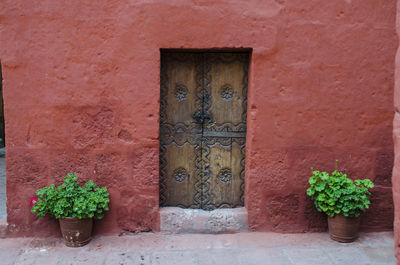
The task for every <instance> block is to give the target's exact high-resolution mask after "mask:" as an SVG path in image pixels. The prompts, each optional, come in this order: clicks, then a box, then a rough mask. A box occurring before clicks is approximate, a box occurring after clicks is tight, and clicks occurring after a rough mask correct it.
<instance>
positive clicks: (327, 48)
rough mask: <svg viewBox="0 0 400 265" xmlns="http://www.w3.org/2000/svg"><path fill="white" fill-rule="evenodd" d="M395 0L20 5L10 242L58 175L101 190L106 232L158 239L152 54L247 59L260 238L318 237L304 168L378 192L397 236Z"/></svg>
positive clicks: (8, 115) (1, 13)
mask: <svg viewBox="0 0 400 265" xmlns="http://www.w3.org/2000/svg"><path fill="white" fill-rule="evenodd" d="M395 7H396V4H395V0H387V1H376V0H332V1H319V0H310V1H304V0H294V1H285V0H267V1H259V0H251V1H250V0H236V1H227V0H224V1H210V0H192V1H187V0H173V1H172V0H170V1H161V0H154V1H148V0H146V1H144V0H137V1H112V0H101V1H73V2H71V1H52V0H41V1H22V0H13V1H11V0H5V1H3V2H2V8H1V9H0V21H1V27H0V33H1V35H0V36H1V38H0V59H1V63H2V66H3V78H4V102H5V119H6V137H7V138H6V140H7V151H6V152H7V155H6V160H7V161H6V165H7V207H8V223H9V230H10V235H41V236H47V235H52V234H54V233H55V231H56V222H55V221H54V220H50V219H46V220H37V219H36V218H35V217H34V216H33V215H32V214H31V213H30V212H29V199H30V197H31V196H32V195H33V194H34V191H35V190H36V189H38V188H39V187H42V186H44V185H48V184H51V183H53V182H60V180H61V178H62V176H64V175H65V174H66V173H67V172H76V173H77V174H78V175H79V176H80V177H81V179H82V180H87V179H93V180H94V181H95V182H97V183H99V184H100V185H106V186H107V187H108V188H109V190H110V193H111V200H112V202H111V210H110V212H109V213H108V214H107V216H106V218H105V219H104V220H102V221H99V222H97V225H96V229H97V231H98V232H101V233H119V232H120V231H121V230H131V231H146V230H157V229H158V227H159V220H158V219H159V217H158V117H159V91H160V88H159V71H160V70H159V65H160V52H159V49H160V48H202V49H209V48H225V47H226V48H239V47H245V48H252V49H253V53H252V60H251V66H250V68H251V72H250V75H249V94H248V136H247V147H246V155H247V157H246V180H245V181H246V190H245V204H246V207H247V209H248V212H249V224H250V226H251V227H252V228H254V229H256V230H260V231H283V232H301V231H316V230H323V229H325V220H324V218H323V216H322V215H320V214H318V213H317V212H316V210H315V209H314V208H313V205H312V203H311V202H310V200H308V199H307V198H306V195H305V189H306V186H307V179H308V177H309V176H310V167H314V168H317V169H321V170H332V169H333V168H334V161H335V159H339V160H340V161H341V167H344V168H346V169H347V170H348V172H349V173H351V175H353V176H357V177H369V178H372V179H374V180H375V182H376V184H377V188H376V189H375V191H374V194H373V199H372V200H373V202H372V207H371V209H370V211H369V212H368V213H367V214H366V215H365V218H364V221H363V227H364V228H365V229H369V230H382V229H390V228H391V227H392V221H393V217H392V212H393V204H392V194H391V178H390V176H391V170H392V165H393V141H392V120H393V107H392V106H393V72H394V70H393V69H394V55H395V50H396V46H397V39H396V34H395V15H396V8H395Z"/></svg>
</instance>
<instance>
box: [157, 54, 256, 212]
mask: <svg viewBox="0 0 400 265" xmlns="http://www.w3.org/2000/svg"><path fill="white" fill-rule="evenodd" d="M248 63H249V55H248V54H247V53H175V52H166V53H163V54H162V57H161V104H160V106H161V107H160V205H161V206H179V207H184V208H201V209H206V210H212V209H215V208H233V207H238V206H243V194H244V163H245V140H246V138H245V137H246V107H247V105H246V104H247V73H248Z"/></svg>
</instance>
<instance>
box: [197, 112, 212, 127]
mask: <svg viewBox="0 0 400 265" xmlns="http://www.w3.org/2000/svg"><path fill="white" fill-rule="evenodd" d="M192 118H193V119H195V120H196V122H197V123H201V124H203V123H204V122H208V121H210V120H211V116H210V114H209V113H201V112H196V113H194V114H193V115H192Z"/></svg>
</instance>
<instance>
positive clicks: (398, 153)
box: [392, 1, 400, 264]
mask: <svg viewBox="0 0 400 265" xmlns="http://www.w3.org/2000/svg"><path fill="white" fill-rule="evenodd" d="M396 30H397V36H399V37H400V2H399V1H398V2H397V19H396ZM394 108H395V115H394V120H393V140H394V153H395V160H394V167H393V176H392V185H393V201H394V244H395V254H396V257H397V263H398V264H399V263H400V48H399V49H397V53H396V68H395V87H394Z"/></svg>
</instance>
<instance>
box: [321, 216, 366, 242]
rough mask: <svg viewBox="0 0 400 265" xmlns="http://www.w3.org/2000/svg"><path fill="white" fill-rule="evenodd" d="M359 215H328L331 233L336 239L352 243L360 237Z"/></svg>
mask: <svg viewBox="0 0 400 265" xmlns="http://www.w3.org/2000/svg"><path fill="white" fill-rule="evenodd" d="M359 226H360V218H359V217H345V216H343V215H335V216H334V217H328V227H329V235H330V236H331V238H332V239H333V240H335V241H338V242H342V243H350V242H353V241H354V240H356V239H357V237H358V227H359Z"/></svg>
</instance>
